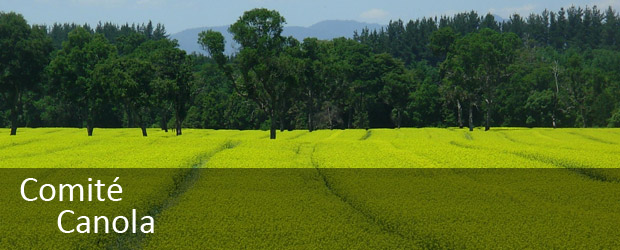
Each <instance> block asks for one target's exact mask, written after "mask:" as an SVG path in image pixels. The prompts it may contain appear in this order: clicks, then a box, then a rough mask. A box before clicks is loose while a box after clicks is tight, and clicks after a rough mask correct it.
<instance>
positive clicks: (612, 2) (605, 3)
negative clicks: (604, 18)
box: [592, 0, 620, 10]
mask: <svg viewBox="0 0 620 250" xmlns="http://www.w3.org/2000/svg"><path fill="white" fill-rule="evenodd" d="M592 5H596V6H597V7H598V8H599V9H603V10H606V9H607V8H608V7H609V6H611V7H613V8H614V9H617V8H619V7H620V1H618V0H600V1H596V2H594V3H592Z"/></svg>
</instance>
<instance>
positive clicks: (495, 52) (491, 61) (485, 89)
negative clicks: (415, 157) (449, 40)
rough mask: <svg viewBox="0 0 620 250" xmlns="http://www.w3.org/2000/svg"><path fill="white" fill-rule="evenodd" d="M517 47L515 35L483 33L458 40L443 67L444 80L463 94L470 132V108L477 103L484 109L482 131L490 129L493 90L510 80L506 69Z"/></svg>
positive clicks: (493, 99) (483, 31)
mask: <svg viewBox="0 0 620 250" xmlns="http://www.w3.org/2000/svg"><path fill="white" fill-rule="evenodd" d="M520 43H521V42H520V39H519V38H518V37H517V36H516V35H515V34H514V33H507V34H500V33H497V32H495V31H493V30H490V29H483V30H481V31H480V32H476V33H471V34H469V35H467V36H465V37H463V38H461V39H459V40H458V41H457V42H456V44H455V46H454V47H453V49H452V50H451V52H450V53H449V55H448V59H447V60H446V61H445V62H444V65H442V66H443V67H444V70H445V71H446V72H445V73H444V75H445V77H447V79H446V80H447V81H448V82H450V83H452V84H456V85H457V86H460V88H458V89H460V90H462V91H464V92H465V93H466V94H465V95H464V96H466V97H467V99H468V101H469V123H470V124H469V129H470V130H473V121H472V119H473V113H472V111H473V106H475V105H477V103H478V102H479V101H480V100H482V101H484V103H485V107H486V125H485V130H489V129H490V123H491V121H490V120H491V115H492V114H491V112H492V108H493V105H494V104H495V103H494V101H495V91H496V88H497V87H498V86H499V85H500V84H501V83H502V82H503V81H505V80H506V79H507V77H508V76H509V72H508V71H507V69H508V66H509V65H510V64H511V63H512V61H513V60H514V56H515V51H516V49H517V48H518V46H519V45H520Z"/></svg>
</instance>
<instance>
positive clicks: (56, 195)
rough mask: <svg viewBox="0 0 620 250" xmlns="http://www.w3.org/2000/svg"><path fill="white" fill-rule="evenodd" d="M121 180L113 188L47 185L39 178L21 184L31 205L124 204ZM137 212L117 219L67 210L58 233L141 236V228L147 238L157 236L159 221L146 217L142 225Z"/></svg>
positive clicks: (95, 184)
mask: <svg viewBox="0 0 620 250" xmlns="http://www.w3.org/2000/svg"><path fill="white" fill-rule="evenodd" d="M118 179H119V177H116V178H114V180H113V181H112V183H111V184H110V185H106V184H104V183H102V182H101V180H95V181H94V180H93V178H88V182H87V183H84V184H58V185H55V184H43V183H39V181H38V180H37V179H35V178H27V179H25V180H24V181H22V183H21V188H20V192H21V197H22V198H23V199H24V200H25V201H27V202H41V201H43V202H55V201H59V202H74V201H79V202H92V201H99V202H106V201H110V202H119V201H121V200H123V198H121V195H122V194H123V187H121V185H120V184H118V183H117V182H118ZM138 218H139V217H138V216H137V215H136V209H132V210H131V216H129V218H128V217H126V216H123V215H120V216H116V217H107V216H84V215H83V214H82V215H81V216H80V215H77V214H76V212H75V211H74V210H71V209H64V210H63V211H62V212H60V214H58V220H57V221H58V229H59V230H60V232H62V233H65V234H70V233H80V234H90V233H95V234H97V233H106V234H107V233H110V232H111V231H113V232H116V233H119V234H122V233H127V232H131V233H134V234H135V233H137V231H138V228H139V230H140V231H141V232H142V233H144V234H152V233H154V232H155V221H154V220H153V217H151V216H143V217H141V218H140V220H139V221H138Z"/></svg>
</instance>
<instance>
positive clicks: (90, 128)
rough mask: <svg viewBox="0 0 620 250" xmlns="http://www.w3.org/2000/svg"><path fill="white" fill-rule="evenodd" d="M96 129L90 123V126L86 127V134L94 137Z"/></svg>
mask: <svg viewBox="0 0 620 250" xmlns="http://www.w3.org/2000/svg"><path fill="white" fill-rule="evenodd" d="M94 129H95V128H94V127H93V125H92V124H90V123H89V124H87V125H86V132H87V133H88V136H93V130H94Z"/></svg>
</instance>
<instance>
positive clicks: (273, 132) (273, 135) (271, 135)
mask: <svg viewBox="0 0 620 250" xmlns="http://www.w3.org/2000/svg"><path fill="white" fill-rule="evenodd" d="M270 116H271V117H270V118H271V120H270V123H271V124H270V126H271V128H270V129H269V139H271V140H275V139H276V122H275V120H274V119H275V117H274V114H273V111H272V112H271V115H270Z"/></svg>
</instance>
